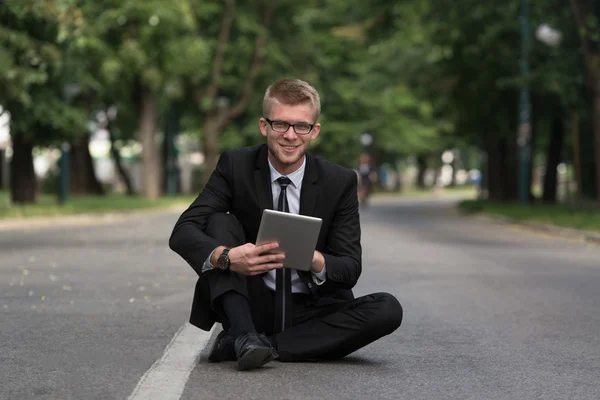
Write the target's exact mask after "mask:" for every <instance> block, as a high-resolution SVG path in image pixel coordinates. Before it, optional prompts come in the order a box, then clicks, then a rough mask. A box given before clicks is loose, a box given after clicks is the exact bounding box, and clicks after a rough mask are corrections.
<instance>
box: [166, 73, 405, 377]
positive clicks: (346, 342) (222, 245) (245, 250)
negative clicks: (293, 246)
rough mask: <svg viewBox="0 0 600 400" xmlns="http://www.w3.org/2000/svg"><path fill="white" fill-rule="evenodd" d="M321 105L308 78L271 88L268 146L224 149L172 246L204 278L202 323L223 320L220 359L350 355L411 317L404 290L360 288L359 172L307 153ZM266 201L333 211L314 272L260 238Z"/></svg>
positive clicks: (326, 218) (194, 318) (325, 221)
mask: <svg viewBox="0 0 600 400" xmlns="http://www.w3.org/2000/svg"><path fill="white" fill-rule="evenodd" d="M320 108H321V106H320V100H319V95H318V93H317V92H316V90H315V89H314V88H312V87H311V86H310V85H309V84H308V83H306V82H304V81H301V80H297V79H284V80H280V81H277V82H275V83H274V84H272V85H271V86H269V88H268V89H267V91H266V94H265V97H264V100H263V117H262V118H260V121H259V129H260V132H261V133H262V135H263V136H264V137H266V138H267V144H266V145H260V146H255V147H248V148H242V149H236V150H229V151H225V152H223V154H221V157H220V158H219V161H218V164H217V167H216V169H215V170H214V172H213V173H212V175H211V177H210V179H209V181H208V182H207V184H206V187H205V188H204V189H203V190H202V192H201V193H200V195H199V196H198V197H197V198H196V200H195V201H194V202H193V203H192V204H191V206H190V207H189V208H188V209H187V210H186V211H185V212H184V213H183V214H182V215H181V217H180V218H179V220H178V221H177V223H176V224H175V227H174V229H173V233H172V235H171V239H170V241H169V245H170V247H171V249H173V250H174V251H175V252H177V253H178V254H179V255H180V256H181V257H182V258H183V259H185V260H186V261H187V262H188V263H189V264H190V265H191V266H192V268H194V270H195V271H196V272H197V273H198V275H199V276H200V277H199V279H198V282H197V284H196V290H195V294H194V301H193V305H192V312H191V317H190V323H192V324H193V325H195V326H197V327H199V328H201V329H203V330H210V329H211V327H212V325H213V324H214V323H215V322H221V323H222V324H223V331H222V332H221V333H220V334H219V335H218V337H217V338H216V340H215V343H214V345H213V347H212V349H211V352H210V355H209V360H210V361H213V362H218V361H235V360H237V362H238V365H239V368H240V369H242V370H245V369H252V368H257V367H260V366H261V365H264V364H265V363H267V362H269V361H271V360H274V359H279V360H280V361H283V362H285V361H305V360H322V359H334V358H340V357H344V356H346V355H348V354H350V353H352V352H354V351H355V350H358V349H360V348H362V347H364V346H365V345H367V344H369V343H371V342H373V341H375V340H377V339H379V338H380V337H382V336H385V335H388V334H390V333H392V332H393V331H394V330H396V329H397V328H398V327H399V326H400V323H401V321H402V307H401V306H400V303H399V302H398V301H397V300H396V299H395V298H394V297H393V296H392V295H390V294H387V293H375V294H371V295H368V296H363V297H359V298H356V299H354V296H353V294H352V291H351V289H352V287H353V286H354V285H355V284H356V282H357V280H358V277H359V276H360V273H361V270H362V265H361V245H360V223H359V214H358V200H357V177H356V174H355V173H354V172H353V171H352V170H350V169H346V168H343V167H341V166H339V165H336V164H334V163H332V162H329V161H327V160H325V159H322V158H319V157H314V156H311V155H309V154H307V150H308V147H309V145H310V143H311V141H313V140H315V139H316V138H317V136H318V135H319V133H320V131H321V125H320V124H319V123H318V122H317V121H318V118H319V114H320ZM265 208H270V209H279V210H280V211H287V212H291V213H298V214H304V215H310V216H314V217H319V218H321V219H322V225H321V231H320V235H319V239H318V241H317V246H316V250H315V251H314V255H313V259H312V265H311V271H310V272H305V271H296V270H289V269H284V268H283V269H282V267H284V266H285V255H283V254H271V253H269V252H270V251H271V250H274V249H276V247H277V243H267V244H262V245H259V246H256V245H254V244H253V243H255V242H256V236H257V233H258V228H259V225H260V220H261V216H262V211H263V210H264V209H265ZM286 279H287V282H288V283H289V284H288V285H287V286H286V285H285V282H286ZM284 287H287V292H288V295H287V296H285V294H286V289H284ZM290 287H291V293H289V292H290V290H289V289H290ZM286 310H287V311H288V312H287V314H286V312H285V311H286Z"/></svg>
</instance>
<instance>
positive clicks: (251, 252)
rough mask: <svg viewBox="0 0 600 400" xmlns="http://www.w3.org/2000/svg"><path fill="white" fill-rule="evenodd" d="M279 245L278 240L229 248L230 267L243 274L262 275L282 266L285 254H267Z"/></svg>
mask: <svg viewBox="0 0 600 400" xmlns="http://www.w3.org/2000/svg"><path fill="white" fill-rule="evenodd" d="M277 247H279V243H277V242H269V243H264V244H261V245H258V246H256V245H254V244H252V243H246V244H244V245H242V246H238V247H234V248H232V249H231V250H229V261H230V267H229V269H230V270H231V271H233V272H237V273H238V274H243V275H260V274H263V273H265V272H269V271H271V270H273V269H277V268H282V267H283V260H284V259H285V254H283V253H278V254H266V253H267V252H269V251H272V250H275V249H276V248H277Z"/></svg>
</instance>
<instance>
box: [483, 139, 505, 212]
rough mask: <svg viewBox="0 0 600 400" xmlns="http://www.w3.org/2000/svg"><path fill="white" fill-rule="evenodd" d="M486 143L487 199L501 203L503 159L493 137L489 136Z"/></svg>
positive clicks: (503, 175)
mask: <svg viewBox="0 0 600 400" xmlns="http://www.w3.org/2000/svg"><path fill="white" fill-rule="evenodd" d="M486 142H487V143H486V150H487V151H486V152H487V155H488V157H487V177H488V179H487V188H488V199H489V200H493V201H502V200H503V199H504V179H505V178H506V175H505V173H504V171H503V165H502V164H503V158H504V155H503V151H502V147H501V146H500V140H499V139H498V138H497V137H496V136H494V135H490V136H489V137H488V140H487V141H486Z"/></svg>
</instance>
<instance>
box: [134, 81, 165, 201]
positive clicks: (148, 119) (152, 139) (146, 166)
mask: <svg viewBox="0 0 600 400" xmlns="http://www.w3.org/2000/svg"><path fill="white" fill-rule="evenodd" d="M141 96H142V98H141V107H140V114H139V132H138V135H139V141H140V143H141V144H142V148H143V150H142V165H143V168H142V170H143V173H142V193H143V194H144V197H145V198H146V199H148V200H156V199H157V198H158V197H159V196H160V193H161V190H160V181H161V168H160V156H159V151H158V148H157V145H156V124H157V122H156V121H157V115H158V104H157V99H156V95H155V94H154V93H153V92H152V90H151V89H148V88H142V93H141Z"/></svg>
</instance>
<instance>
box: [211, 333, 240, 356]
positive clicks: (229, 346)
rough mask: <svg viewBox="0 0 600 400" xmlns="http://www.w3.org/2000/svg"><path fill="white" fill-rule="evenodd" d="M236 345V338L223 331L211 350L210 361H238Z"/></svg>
mask: <svg viewBox="0 0 600 400" xmlns="http://www.w3.org/2000/svg"><path fill="white" fill-rule="evenodd" d="M234 343H235V338H234V337H233V335H232V334H231V333H229V331H221V332H220V333H219V334H218V335H217V338H216V339H215V342H214V343H213V345H212V348H211V349H210V353H209V355H208V361H210V362H221V361H235V360H237V357H236V355H235V347H234Z"/></svg>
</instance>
